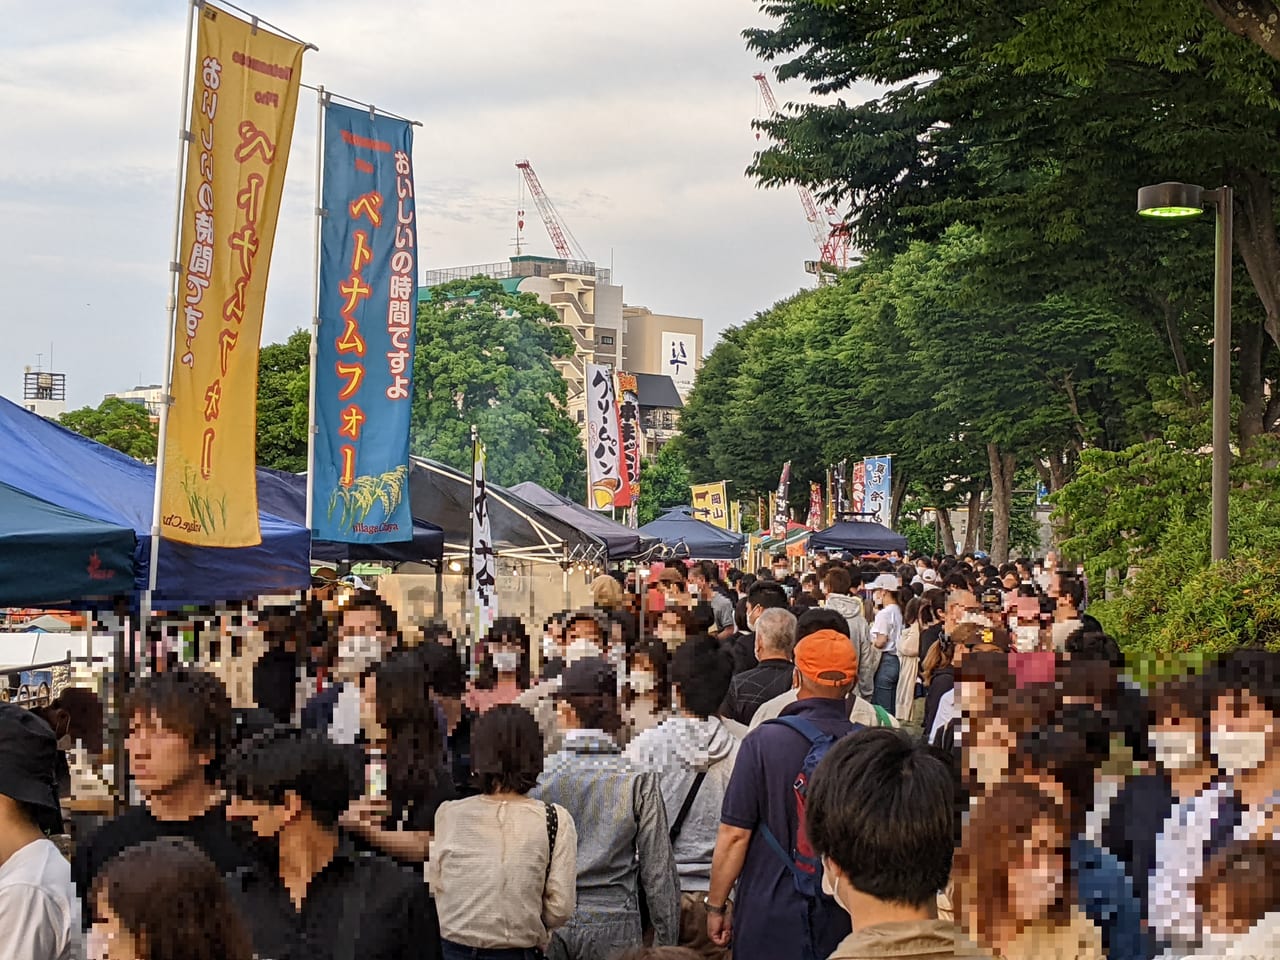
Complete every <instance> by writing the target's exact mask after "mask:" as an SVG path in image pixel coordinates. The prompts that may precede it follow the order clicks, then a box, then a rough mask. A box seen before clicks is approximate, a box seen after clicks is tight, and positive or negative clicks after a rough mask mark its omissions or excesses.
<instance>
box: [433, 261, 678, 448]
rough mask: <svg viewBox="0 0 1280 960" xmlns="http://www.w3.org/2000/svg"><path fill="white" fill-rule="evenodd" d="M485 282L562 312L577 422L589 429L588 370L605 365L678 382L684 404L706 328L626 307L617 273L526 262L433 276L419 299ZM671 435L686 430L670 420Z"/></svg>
mask: <svg viewBox="0 0 1280 960" xmlns="http://www.w3.org/2000/svg"><path fill="white" fill-rule="evenodd" d="M475 276H485V277H489V278H491V279H494V280H500V281H501V282H502V285H503V286H504V287H505V288H506V289H507V290H509V291H511V292H513V293H514V292H516V291H519V292H521V293H533V294H536V295H537V297H538V299H540V300H541V301H542V302H543V303H546V304H549V305H550V306H551V307H553V308H555V310H556V312H557V313H558V314H559V315H560V323H561V325H562V326H563V327H564V329H565V330H567V331H568V332H569V335H570V336H571V337H572V338H573V346H574V355H573V356H572V357H568V358H566V359H564V360H562V361H559V362H558V363H557V364H556V366H557V368H558V369H559V370H560V374H561V375H562V376H563V377H564V378H565V380H566V381H567V383H568V385H569V415H570V416H571V417H573V418H574V420H576V421H577V422H578V423H579V424H582V425H584V427H585V424H586V416H587V413H586V411H587V394H586V368H587V364H588V363H598V364H600V365H602V366H606V367H609V368H611V369H614V370H624V371H626V372H628V373H638V374H652V375H655V376H670V377H671V379H672V381H673V382H674V384H675V388H676V390H677V391H678V393H679V395H680V397H681V399H683V398H684V397H687V396H688V394H689V390H690V389H691V388H692V387H693V378H694V376H695V374H696V373H697V370H698V368H699V367H701V366H702V354H701V350H702V321H701V320H699V319H696V318H694V317H677V316H669V315H666V314H657V313H654V312H653V311H651V310H649V309H648V308H647V307H629V306H625V305H624V303H623V297H622V287H621V286H620V285H616V284H614V283H613V276H612V271H610V270H607V269H603V268H600V267H597V266H596V265H595V264H594V263H590V262H588V261H582V260H562V259H556V258H552V257H533V256H518V257H512V258H511V259H510V260H509V261H508V262H507V263H486V264H478V265H475V266H465V267H450V268H448V269H444V270H428V271H427V273H426V276H425V277H424V278H423V286H422V289H421V290H420V291H419V297H420V298H422V299H426V297H427V295H428V289H429V288H430V287H433V286H435V285H437V284H440V283H447V282H448V281H450V280H463V279H467V278H470V277H475ZM663 422H664V424H665V426H666V429H664V430H663V433H664V435H674V433H675V431H676V430H677V429H678V425H677V423H676V422H675V421H673V420H671V417H670V416H669V415H668V416H667V417H666V419H665V420H664V421H663Z"/></svg>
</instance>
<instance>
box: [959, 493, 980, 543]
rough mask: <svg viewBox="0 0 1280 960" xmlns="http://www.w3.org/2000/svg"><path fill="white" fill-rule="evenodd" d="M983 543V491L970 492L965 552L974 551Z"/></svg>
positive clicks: (965, 531) (965, 530) (965, 529)
mask: <svg viewBox="0 0 1280 960" xmlns="http://www.w3.org/2000/svg"><path fill="white" fill-rule="evenodd" d="M981 544H982V491H981V490H975V491H973V493H971V494H969V517H968V520H967V522H966V523H965V528H964V550H963V551H962V552H964V553H973V552H974V551H975V550H977V549H978V547H979V546H980V545H981Z"/></svg>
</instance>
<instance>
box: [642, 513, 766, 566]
mask: <svg viewBox="0 0 1280 960" xmlns="http://www.w3.org/2000/svg"><path fill="white" fill-rule="evenodd" d="M640 532H641V533H643V534H645V535H647V536H651V537H657V538H658V539H659V540H661V541H662V542H663V543H664V544H665V545H666V546H667V548H668V549H669V550H670V551H671V552H672V553H673V555H675V556H680V557H692V558H694V559H699V560H738V559H741V557H742V548H743V546H744V545H745V544H746V540H747V538H746V537H744V536H743V535H742V534H740V533H731V532H729V531H728V530H721V529H720V528H719V527H717V526H715V525H714V524H710V523H707V522H706V521H704V520H699V519H697V518H696V517H694V516H692V515H691V513H690V508H689V507H677V508H676V509H674V510H671V511H668V512H667V513H664V514H663V515H662V516H660V517H658V519H656V520H654V521H652V522H650V523H646V524H645V525H644V526H643V527H641V528H640Z"/></svg>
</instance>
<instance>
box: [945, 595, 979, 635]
mask: <svg viewBox="0 0 1280 960" xmlns="http://www.w3.org/2000/svg"><path fill="white" fill-rule="evenodd" d="M981 612H982V604H980V603H979V602H978V598H977V597H975V596H974V595H973V594H972V593H971V592H969V591H968V590H956V591H955V592H954V593H952V594H951V596H950V597H949V598H948V599H947V606H946V609H945V611H944V612H943V615H942V622H943V623H944V624H945V627H944V629H945V630H946V631H947V633H948V634H951V633H954V632H955V629H956V627H958V626H960V624H961V623H962V622H963V620H964V618H965V616H966V615H977V614H980V613H981Z"/></svg>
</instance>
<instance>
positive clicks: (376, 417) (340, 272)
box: [312, 102, 418, 543]
mask: <svg viewBox="0 0 1280 960" xmlns="http://www.w3.org/2000/svg"><path fill="white" fill-rule="evenodd" d="M412 158H413V126H412V124H410V123H409V122H408V121H406V120H400V119H397V118H394V117H388V116H384V115H382V114H378V113H375V112H373V111H372V110H370V109H363V110H357V109H354V108H352V107H346V106H342V105H340V104H336V103H332V102H330V103H328V104H327V105H326V107H325V119H324V187H323V192H322V206H323V208H324V219H323V222H322V225H321V229H320V297H319V317H320V324H319V329H318V331H317V334H316V336H317V341H318V342H317V354H316V364H317V366H316V401H315V418H316V437H315V493H314V498H315V500H314V503H313V506H312V526H313V527H314V536H315V537H316V539H319V540H335V541H339V542H343V543H382V542H390V541H398V540H411V539H412V538H413V517H412V515H411V514H410V511H409V414H410V404H411V403H412V393H413V341H414V326H415V321H416V319H417V310H418V270H417V262H418V257H417V222H416V213H415V209H414V200H413V159H412Z"/></svg>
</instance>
